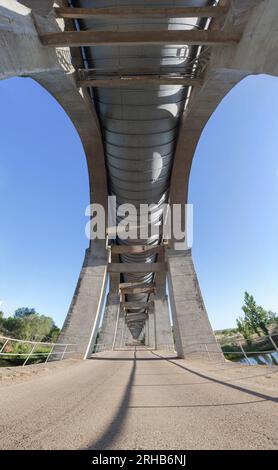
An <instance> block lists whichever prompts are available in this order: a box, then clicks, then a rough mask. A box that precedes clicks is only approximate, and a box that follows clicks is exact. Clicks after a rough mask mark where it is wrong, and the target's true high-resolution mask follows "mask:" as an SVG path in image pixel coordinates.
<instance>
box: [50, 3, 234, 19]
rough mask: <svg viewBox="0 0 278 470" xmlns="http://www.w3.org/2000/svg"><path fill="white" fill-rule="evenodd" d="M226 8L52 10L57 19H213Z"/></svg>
mask: <svg viewBox="0 0 278 470" xmlns="http://www.w3.org/2000/svg"><path fill="white" fill-rule="evenodd" d="M227 10H228V8H227V7H225V6H222V7H221V6H220V7H172V8H148V7H147V8H145V7H106V8H66V7H65V8H54V11H55V13H56V16H57V17H58V18H79V19H89V18H107V17H108V18H109V17H113V18H114V17H116V18H129V17H132V18H150V17H151V18H198V17H199V18H215V17H219V16H222V15H224V14H225V13H226V12H227Z"/></svg>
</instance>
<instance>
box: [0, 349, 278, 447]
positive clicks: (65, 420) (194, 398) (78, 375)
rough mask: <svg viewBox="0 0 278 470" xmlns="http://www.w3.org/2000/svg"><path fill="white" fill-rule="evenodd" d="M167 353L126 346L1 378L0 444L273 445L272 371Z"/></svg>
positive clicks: (277, 377) (277, 378) (275, 381)
mask: <svg viewBox="0 0 278 470" xmlns="http://www.w3.org/2000/svg"><path fill="white" fill-rule="evenodd" d="M164 357H165V355H164ZM167 359H168V360H165V359H164V358H162V357H161V353H151V352H147V351H143V350H139V351H137V353H136V357H135V358H134V350H132V348H130V350H129V351H117V352H113V353H112V352H107V353H102V354H98V355H97V356H96V358H95V359H93V360H88V361H69V362H68V361H63V363H51V364H49V365H48V366H47V369H45V367H44V366H41V367H42V368H43V371H42V372H40V373H37V374H35V373H32V374H30V376H26V375H25V376H18V377H17V378H16V379H15V380H13V379H10V380H7V381H1V383H0V392H1V409H0V424H1V426H0V447H1V449H84V448H91V449H95V448H96V449H140V450H141V449H185V450H186V449H277V448H278V440H277V436H278V424H277V418H276V416H277V401H278V393H277V390H278V368H277V367H273V368H272V369H270V368H267V367H264V366H254V367H248V366H240V365H236V364H232V363H230V364H224V365H215V364H214V363H209V362H207V363H203V364H200V363H199V362H197V361H195V362H190V361H185V360H177V359H175V358H171V357H169V355H168V357H167ZM34 367H35V368H36V369H38V368H39V367H40V366H31V368H33V369H34ZM20 369H21V370H22V368H17V370H18V371H19V370H20ZM28 370H31V369H29V366H28V367H25V368H24V372H25V374H26V372H27V371H28ZM0 373H1V370H0ZM3 373H5V370H4V372H3ZM108 404H109V406H108Z"/></svg>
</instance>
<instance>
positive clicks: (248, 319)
mask: <svg viewBox="0 0 278 470" xmlns="http://www.w3.org/2000/svg"><path fill="white" fill-rule="evenodd" d="M242 311H243V313H244V315H243V316H240V317H239V318H237V320H236V323H237V328H229V329H226V330H217V331H215V334H216V337H217V338H218V340H219V341H220V344H221V347H222V350H223V352H226V351H229V352H233V353H234V354H229V355H228V354H226V355H225V357H226V358H227V359H231V360H233V359H238V358H239V355H238V354H237V353H239V352H241V349H240V346H239V342H241V343H242V345H243V347H244V350H245V351H246V352H249V353H251V352H255V351H262V352H263V351H267V350H273V344H272V343H271V342H270V340H269V338H267V335H269V334H275V333H278V315H277V314H276V313H274V312H271V311H267V310H265V309H264V308H263V307H261V306H260V305H258V304H257V303H256V301H255V299H254V297H253V296H252V295H250V294H249V293H248V292H245V293H244V305H243V306H242ZM273 340H274V341H275V342H276V344H277V345H278V336H274V337H273Z"/></svg>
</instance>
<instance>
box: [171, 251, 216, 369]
mask: <svg viewBox="0 0 278 470" xmlns="http://www.w3.org/2000/svg"><path fill="white" fill-rule="evenodd" d="M167 260H168V270H169V272H168V286H169V294H170V299H171V310H172V317H173V327H174V336H175V346H176V351H177V353H178V356H179V357H190V356H193V357H197V356H198V357H204V358H205V357H206V356H207V355H208V352H207V351H209V352H210V353H211V354H212V355H213V356H214V358H215V359H218V360H220V361H221V360H222V359H223V357H222V353H220V352H218V351H219V350H218V346H217V343H216V339H215V336H214V333H213V330H212V328H211V325H210V321H209V319H208V315H207V312H206V308H205V305H204V301H203V298H202V294H201V291H200V287H199V284H198V280H197V275H196V272H195V269H194V265H193V261H192V256H191V250H188V251H184V252H183V251H172V250H168V252H167Z"/></svg>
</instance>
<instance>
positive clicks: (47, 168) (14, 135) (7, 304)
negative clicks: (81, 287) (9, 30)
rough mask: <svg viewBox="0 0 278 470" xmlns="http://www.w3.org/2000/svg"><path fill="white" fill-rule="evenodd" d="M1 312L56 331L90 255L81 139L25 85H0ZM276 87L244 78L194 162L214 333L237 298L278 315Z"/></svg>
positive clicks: (197, 233)
mask: <svg viewBox="0 0 278 470" xmlns="http://www.w3.org/2000/svg"><path fill="white" fill-rule="evenodd" d="M0 99H1V112H0V134H1V147H0V155H1V158H0V222H1V223H0V303H1V305H0V308H1V309H2V310H4V312H5V314H6V315H8V314H12V313H13V311H14V310H15V309H16V308H18V307H23V306H29V307H34V308H36V310H37V311H38V312H39V313H42V314H45V315H51V316H53V318H54V319H55V321H56V322H57V324H58V325H59V326H61V325H62V322H63V319H64V317H65V315H66V313H67V309H68V306H69V304H70V301H71V298H72V295H73V292H74V288H75V284H76V281H77V278H78V275H79V271H80V267H81V264H82V261H83V256H84V250H85V248H86V247H87V244H88V242H87V239H86V238H85V233H84V226H85V223H86V222H87V218H86V217H85V207H86V205H87V203H88V198H89V191H88V176H87V168H86V161H85V156H84V153H83V150H82V146H81V143H80V141H79V137H78V135H77V133H76V131H75V129H74V128H73V125H72V124H71V122H70V120H69V119H68V118H67V116H66V114H65V113H64V111H63V110H62V109H61V108H60V106H59V105H58V104H57V103H56V102H55V100H54V99H53V98H52V97H51V96H50V95H49V94H48V93H47V92H46V91H45V90H43V89H42V88H41V87H40V86H39V85H38V84H36V83H35V82H34V81H32V80H30V79H19V78H15V79H10V80H6V81H2V82H0ZM277 109H278V79H276V78H273V77H266V76H257V77H249V78H247V79H245V80H244V81H243V82H241V83H240V84H239V85H238V86H237V87H235V88H234V89H233V90H232V91H231V93H230V94H229V95H228V96H227V97H226V98H225V99H224V100H223V102H222V103H221V105H220V106H219V108H218V109H217V110H216V112H215V113H214V115H213V116H212V117H211V119H210V121H209V123H208V124H207V126H206V128H205V130H204V132H203V135H202V137H201V140H200V142H199V145H198V148H197V151H196V155H195V158H194V163H193V168H192V173H191V179H190V197H189V202H191V203H193V204H194V245H193V256H194V260H195V264H196V270H197V273H198V276H199V281H200V285H201V288H202V292H203V296H204V300H205V303H206V306H207V309H208V313H209V317H210V319H211V322H212V325H213V327H214V328H217V329H218V328H225V327H232V326H234V325H235V319H236V317H237V316H239V315H240V313H241V305H242V302H243V294H244V291H245V290H248V291H249V292H250V293H252V294H253V295H254V296H255V298H256V300H257V301H258V303H260V304H261V305H263V306H264V307H265V308H267V309H272V310H274V311H278V246H277V244H278V158H277V157H278V139H277V131H278V113H277Z"/></svg>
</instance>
